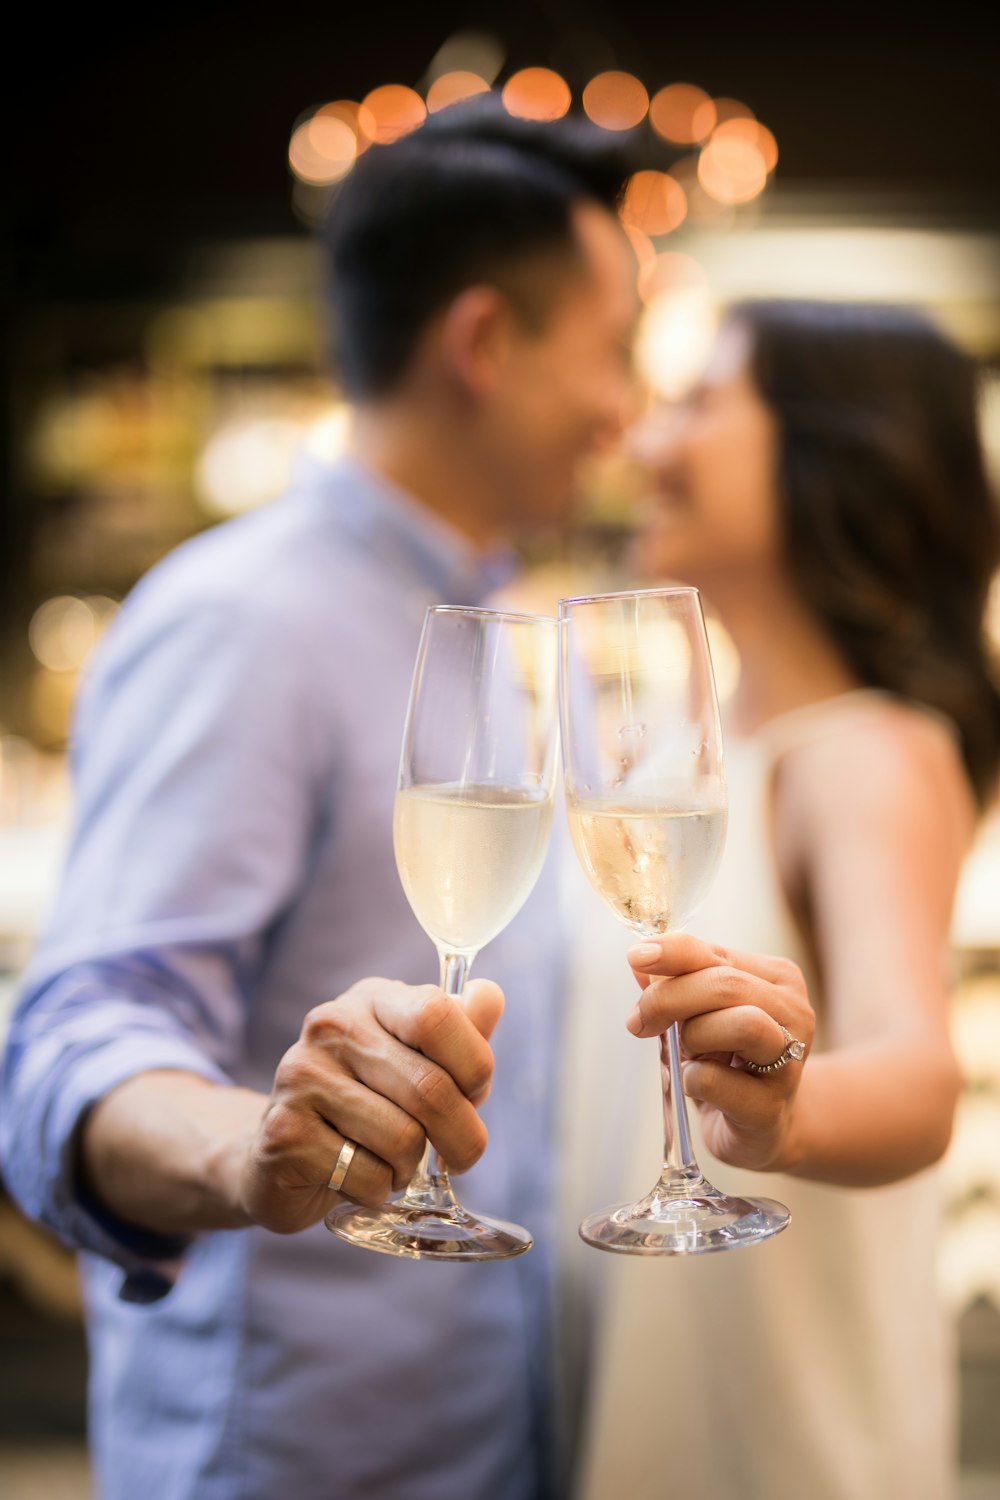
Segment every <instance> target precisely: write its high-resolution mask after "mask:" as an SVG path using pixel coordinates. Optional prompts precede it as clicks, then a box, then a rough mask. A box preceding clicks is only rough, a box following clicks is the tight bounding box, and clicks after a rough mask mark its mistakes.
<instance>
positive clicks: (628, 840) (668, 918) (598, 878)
mask: <svg viewBox="0 0 1000 1500" xmlns="http://www.w3.org/2000/svg"><path fill="white" fill-rule="evenodd" d="M566 810H567V813H568V816H569V826H570V831H571V833H572V835H573V843H574V844H575V845H576V852H577V854H578V855H579V858H580V862H581V864H582V865H583V868H584V869H585V870H586V872H587V876H588V878H589V880H590V883H591V885H592V886H593V887H594V889H595V890H596V891H597V893H598V895H600V896H603V898H604V900H605V901H606V902H607V903H608V905H609V906H610V907H611V909H612V911H614V912H615V914H616V916H619V917H620V918H621V919H622V921H623V922H627V923H628V925H629V927H634V928H636V929H637V930H638V931H639V932H644V933H654V932H666V931H667V930H668V929H674V928H678V927H683V925H684V923H685V922H686V921H687V920H688V918H689V917H690V916H691V914H692V913H693V912H694V910H695V909H696V907H697V906H698V905H699V903H700V902H701V899H702V897H703V896H704V895H705V892H706V891H707V890H708V887H709V885H710V884H711V881H712V877H713V876H714V874H715V871H716V868H717V866H718V863H719V859H720V857H721V855H722V848H723V844H724V843H725V839H726V809H725V808H724V807H698V806H694V807H663V806H658V805H656V804H655V803H652V802H647V803H643V802H629V803H621V802H617V801H615V800H613V799H611V798H607V799H603V798H594V799H587V800H582V799H581V800H578V801H573V800H567V807H566Z"/></svg>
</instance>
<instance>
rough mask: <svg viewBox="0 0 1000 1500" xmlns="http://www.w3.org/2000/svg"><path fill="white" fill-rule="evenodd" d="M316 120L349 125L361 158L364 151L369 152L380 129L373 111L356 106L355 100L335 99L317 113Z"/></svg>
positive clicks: (360, 105) (361, 105) (362, 106)
mask: <svg viewBox="0 0 1000 1500" xmlns="http://www.w3.org/2000/svg"><path fill="white" fill-rule="evenodd" d="M316 118H317V119H318V120H321V119H332V120H343V122H344V124H345V125H349V126H350V127H351V129H352V131H353V132H354V137H355V139H356V141H357V143H358V155H359V156H360V154H361V152H362V151H367V149H368V147H369V146H370V145H371V143H372V141H374V139H375V132H376V131H377V129H378V122H377V120H376V119H375V116H374V115H373V114H372V112H371V110H370V109H366V108H365V106H364V105H363V104H356V103H355V101H354V100H353V99H334V100H333V102H332V103H330V104H324V105H323V106H322V108H321V109H318V110H317V111H316Z"/></svg>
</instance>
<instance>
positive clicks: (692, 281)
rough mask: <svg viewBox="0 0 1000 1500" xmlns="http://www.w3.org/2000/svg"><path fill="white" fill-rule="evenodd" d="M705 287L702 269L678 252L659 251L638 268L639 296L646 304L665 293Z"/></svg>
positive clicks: (691, 258)
mask: <svg viewBox="0 0 1000 1500" xmlns="http://www.w3.org/2000/svg"><path fill="white" fill-rule="evenodd" d="M707 285H708V277H707V275H706V274H705V269H704V267H703V266H702V265H700V264H699V262H698V261H696V260H695V258H694V256H692V255H685V254H684V252H683V251H680V250H661V251H660V253H659V254H658V255H654V256H653V257H652V259H651V260H647V261H644V262H643V263H641V264H640V266H639V296H640V297H641V298H642V300H643V302H646V303H651V302H655V301H656V300H657V298H659V297H662V296H663V295H664V293H666V292H676V291H678V290H680V289H682V288H685V287H707Z"/></svg>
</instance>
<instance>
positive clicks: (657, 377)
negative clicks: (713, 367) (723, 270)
mask: <svg viewBox="0 0 1000 1500" xmlns="http://www.w3.org/2000/svg"><path fill="white" fill-rule="evenodd" d="M716 323H717V313H716V309H715V305H714V302H713V300H712V297H711V294H710V293H709V291H708V289H707V287H704V286H683V287H677V288H676V289H675V290H673V291H668V292H664V293H663V294H661V295H660V296H659V297H657V298H656V299H655V300H654V301H653V302H652V303H651V304H650V306H649V307H648V308H647V310H646V312H645V313H644V314H643V318H642V321H641V323H640V326H639V336H638V339H637V341H636V351H635V358H636V366H637V368H638V369H639V371H640V373H641V374H642V376H643V378H644V379H645V381H646V382H647V384H648V385H649V386H650V387H651V389H652V390H654V391H656V392H657V393H658V394H659V395H661V396H666V397H667V398H668V399H669V400H676V399H677V398H678V397H679V396H683V394H684V393H685V391H686V390H687V389H688V387H689V386H690V385H691V382H692V381H693V380H694V379H695V378H696V377H697V375H698V374H699V373H700V371H701V370H702V368H703V366H704V364H705V361H706V359H707V358H708V354H709V350H710V349H711V347H712V340H713V339H714V337H715V329H716Z"/></svg>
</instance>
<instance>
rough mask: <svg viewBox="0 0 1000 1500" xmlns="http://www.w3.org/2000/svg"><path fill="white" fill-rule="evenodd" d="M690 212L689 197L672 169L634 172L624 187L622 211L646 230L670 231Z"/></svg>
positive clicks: (628, 220)
mask: <svg viewBox="0 0 1000 1500" xmlns="http://www.w3.org/2000/svg"><path fill="white" fill-rule="evenodd" d="M686 214H687V198H686V197H685V195H684V189H683V188H682V187H681V185H680V183H679V182H675V180H674V179H673V177H671V176H670V174H669V172H653V171H643V172H634V173H633V174H632V176H631V177H630V178H629V183H628V187H627V188H626V189H625V198H624V201H623V203H622V209H621V215H622V218H623V219H624V221H625V223H626V224H630V225H631V226H632V227H633V228H634V229H641V230H642V231H643V233H644V234H649V235H657V234H670V233H671V231H672V230H674V229H676V228H677V226H678V224H681V223H683V221H684V217H685V215H686Z"/></svg>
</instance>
